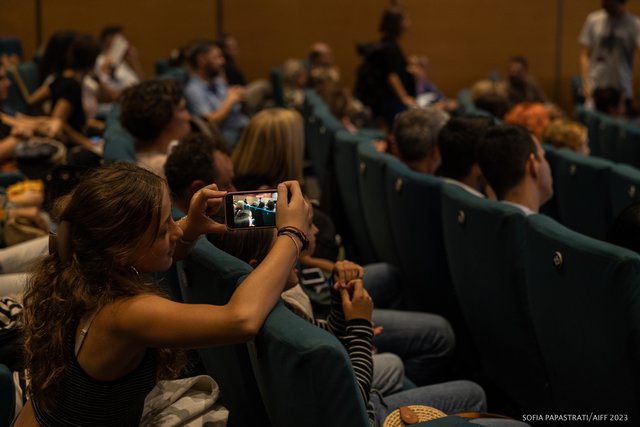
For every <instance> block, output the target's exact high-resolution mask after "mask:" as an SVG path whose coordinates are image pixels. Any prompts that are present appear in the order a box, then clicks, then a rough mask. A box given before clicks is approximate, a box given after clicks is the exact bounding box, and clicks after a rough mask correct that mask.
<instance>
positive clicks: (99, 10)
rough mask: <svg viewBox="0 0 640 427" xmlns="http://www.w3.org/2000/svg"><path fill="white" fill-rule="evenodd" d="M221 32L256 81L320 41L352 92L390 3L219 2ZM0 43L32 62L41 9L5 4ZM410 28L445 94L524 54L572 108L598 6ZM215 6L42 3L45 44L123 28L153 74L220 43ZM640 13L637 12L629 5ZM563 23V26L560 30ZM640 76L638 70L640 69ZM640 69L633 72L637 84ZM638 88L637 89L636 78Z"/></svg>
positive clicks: (580, 1)
mask: <svg viewBox="0 0 640 427" xmlns="http://www.w3.org/2000/svg"><path fill="white" fill-rule="evenodd" d="M222 1H223V3H224V13H223V17H222V18H223V22H224V28H223V29H224V30H225V31H227V32H230V33H232V34H234V35H235V36H236V37H237V39H238V41H239V43H240V58H239V64H240V66H241V68H242V69H243V70H244V71H245V73H246V74H247V76H248V77H249V78H250V79H255V78H260V77H267V76H268V73H269V69H270V68H271V67H273V66H274V65H276V64H279V63H281V62H283V61H284V60H285V59H287V58H289V57H297V58H304V57H305V56H306V54H307V52H308V49H309V46H310V45H311V43H313V42H314V41H319V40H322V41H325V42H327V43H329V44H330V45H331V46H332V47H333V49H334V52H335V56H336V61H337V63H338V64H339V66H340V67H341V69H342V76H343V80H344V81H345V83H346V84H347V85H349V86H351V85H352V84H353V81H354V77H355V69H356V67H357V65H358V64H359V62H360V58H359V57H358V56H357V54H356V53H355V44H356V43H358V42H367V41H374V40H376V39H377V38H378V33H377V26H378V21H379V18H380V15H381V13H382V10H383V9H384V7H385V6H386V5H387V4H388V0H355V1H352V2H345V1H343V0H315V1H304V0H268V1H264V0H222ZM0 2H1V5H2V7H1V10H2V13H1V14H0V35H5V36H6V35H14V36H18V37H21V38H22V40H23V46H24V50H25V54H26V56H27V58H30V57H31V55H32V54H33V52H34V51H35V49H36V40H35V37H36V30H35V6H34V4H35V2H34V1H32V0H0ZM401 3H402V5H403V6H404V7H406V9H407V11H408V13H409V16H410V18H411V21H412V26H411V28H410V30H409V32H408V33H407V34H406V35H405V37H404V38H403V40H402V45H403V48H404V50H405V52H406V53H407V54H409V53H421V54H426V55H427V56H429V58H430V59H431V63H432V74H433V79H434V81H435V82H436V83H437V84H438V85H439V86H440V88H441V89H442V90H443V91H444V92H445V93H447V94H448V95H449V96H455V95H456V93H457V92H458V90H459V89H461V88H463V87H468V86H469V85H471V84H472V83H473V82H474V81H475V80H477V79H479V78H482V77H485V76H487V75H488V74H489V73H491V72H493V71H497V72H499V73H501V74H503V75H504V73H505V69H506V63H507V59H508V58H509V57H510V56H512V55H515V54H522V55H525V56H527V58H528V59H529V62H530V67H531V72H532V73H533V74H534V75H535V76H537V78H538V80H539V81H540V83H541V85H542V87H543V89H544V90H545V91H546V92H547V94H548V95H549V96H550V97H553V98H555V99H556V100H557V101H558V102H559V103H560V104H561V106H563V107H570V96H569V94H570V92H569V88H570V79H571V76H572V75H574V74H577V73H578V59H577V58H578V52H579V45H578V42H577V37H578V34H579V32H580V29H581V27H582V24H583V22H584V19H585V17H586V16H587V14H588V13H589V12H591V11H592V10H596V9H597V8H599V7H600V3H601V2H600V0H519V1H513V0H447V1H444V0H401ZM216 4H217V0H189V1H188V2H186V1H181V0H135V1H132V0H110V1H108V2H107V1H103V0H42V6H43V9H42V24H43V25H42V36H43V38H44V39H45V40H46V38H47V37H49V36H50V35H51V34H52V33H53V32H54V31H56V30H61V29H75V30H78V31H84V32H90V33H92V34H94V35H97V34H98V32H99V31H100V29H101V28H102V27H104V26H105V25H109V24H114V23H117V24H121V25H123V26H124V27H125V31H126V34H127V37H128V38H129V39H130V40H131V41H132V42H133V44H134V45H136V47H137V48H138V51H139V53H140V56H141V60H142V64H143V66H144V68H145V70H146V71H147V73H148V75H152V72H153V63H154V61H155V60H156V59H157V58H161V57H166V56H167V55H168V54H169V52H170V51H171V50H172V49H173V48H175V47H178V46H181V45H183V44H185V43H186V42H188V41H189V40H191V39H194V38H197V37H209V38H214V37H215V36H216V34H217V28H216V20H217V16H216V10H217V9H216ZM628 7H629V10H630V11H631V12H633V13H635V14H637V15H640V4H638V2H629V3H628ZM558 24H560V25H558ZM636 68H640V67H636ZM639 74H640V71H638V73H636V76H638V75H639ZM636 88H637V89H638V88H640V83H639V79H638V78H636Z"/></svg>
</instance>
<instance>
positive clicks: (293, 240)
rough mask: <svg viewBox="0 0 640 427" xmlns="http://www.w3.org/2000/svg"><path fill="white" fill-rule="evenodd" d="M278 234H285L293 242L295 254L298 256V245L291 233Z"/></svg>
mask: <svg viewBox="0 0 640 427" xmlns="http://www.w3.org/2000/svg"><path fill="white" fill-rule="evenodd" d="M279 236H287V237H288V238H290V239H291V241H292V242H293V244H294V245H295V247H296V253H297V254H298V255H297V256H298V257H299V256H300V245H299V244H298V242H297V241H296V238H295V237H293V235H292V234H291V233H282V234H279Z"/></svg>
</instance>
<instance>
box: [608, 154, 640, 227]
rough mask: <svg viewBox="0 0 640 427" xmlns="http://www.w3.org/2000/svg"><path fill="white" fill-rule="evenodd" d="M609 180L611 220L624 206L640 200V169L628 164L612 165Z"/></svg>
mask: <svg viewBox="0 0 640 427" xmlns="http://www.w3.org/2000/svg"><path fill="white" fill-rule="evenodd" d="M609 182H610V194H611V218H612V221H613V220H615V218H616V217H617V216H618V214H620V212H622V210H623V209H624V208H626V207H627V206H629V205H630V204H632V203H635V202H638V201H640V170H638V169H636V168H634V167H633V166H629V165H622V164H617V165H614V166H613V168H612V169H611V178H610V181H609Z"/></svg>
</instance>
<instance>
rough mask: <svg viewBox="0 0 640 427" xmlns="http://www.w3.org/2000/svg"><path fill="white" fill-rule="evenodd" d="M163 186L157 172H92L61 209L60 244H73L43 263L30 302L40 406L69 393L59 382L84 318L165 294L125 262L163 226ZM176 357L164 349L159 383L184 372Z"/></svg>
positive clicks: (30, 352)
mask: <svg viewBox="0 0 640 427" xmlns="http://www.w3.org/2000/svg"><path fill="white" fill-rule="evenodd" d="M164 187H166V183H165V182H164V181H163V180H162V179H161V178H159V177H158V176H156V175H154V174H153V173H151V172H148V171H146V170H144V169H142V168H139V167H137V166H134V165H132V164H127V163H118V164H114V165H111V166H107V167H103V168H99V169H97V170H95V171H94V172H92V173H90V174H89V175H88V176H86V177H85V178H83V180H82V181H81V182H80V183H79V184H78V186H77V187H76V189H75V190H74V191H73V192H72V193H71V194H70V195H68V196H66V197H65V198H64V199H63V200H61V201H60V203H59V204H58V211H59V221H60V224H64V226H61V230H60V231H61V234H62V233H64V234H66V236H62V235H60V236H59V240H58V241H59V242H60V241H65V240H66V241H67V242H68V244H67V245H64V246H66V247H65V248H60V249H59V250H58V252H57V253H53V254H51V255H49V256H47V257H45V258H44V259H43V260H42V261H41V262H40V263H39V265H38V266H37V267H36V268H35V271H34V273H33V275H32V276H31V278H30V279H29V281H28V283H27V290H26V293H25V297H24V316H25V356H26V366H27V369H28V370H29V373H30V377H31V385H30V394H31V395H32V397H35V398H37V399H38V403H40V404H41V405H43V406H45V407H47V408H51V407H53V405H54V404H55V400H54V399H55V396H56V394H58V393H60V392H62V391H61V390H59V383H60V381H59V379H60V377H61V376H62V375H63V374H64V372H65V371H66V370H67V369H68V366H69V361H70V360H73V357H75V356H74V354H73V348H72V347H73V346H69V345H68V340H69V339H70V337H75V332H76V328H77V325H78V322H79V321H80V320H81V319H82V318H83V317H84V316H86V315H88V314H91V313H95V312H97V311H98V310H100V309H101V308H102V307H104V306H105V305H107V304H109V303H111V302H113V301H116V300H118V299H121V298H126V297H131V296H134V295H140V294H143V293H154V294H158V293H160V292H159V290H158V289H157V288H156V287H155V286H154V285H152V284H151V283H150V282H149V281H148V280H146V279H145V278H143V277H140V276H139V275H138V274H137V272H136V271H135V270H134V269H132V268H131V267H130V266H128V265H126V262H125V260H126V259H128V258H129V256H130V255H131V254H132V253H133V251H134V250H135V249H136V248H137V247H139V245H141V244H145V243H146V242H141V240H142V236H143V235H144V234H145V232H146V230H147V229H148V228H149V227H153V228H154V229H157V228H158V227H159V226H160V210H161V203H162V197H163V191H164V190H163V189H164ZM150 223H151V225H150ZM65 230H66V231H65ZM71 339H72V338H71ZM70 347H71V348H70ZM176 354H177V353H174V352H171V351H167V350H160V351H158V358H159V371H158V375H159V378H166V377H169V376H172V375H174V374H175V371H176V370H177V369H179V368H180V367H181V366H180V364H181V362H180V363H178V362H177V361H176V360H177V359H176Z"/></svg>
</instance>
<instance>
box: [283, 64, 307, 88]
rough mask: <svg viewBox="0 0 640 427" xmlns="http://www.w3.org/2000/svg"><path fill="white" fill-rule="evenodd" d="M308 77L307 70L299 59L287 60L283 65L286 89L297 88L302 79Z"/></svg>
mask: <svg viewBox="0 0 640 427" xmlns="http://www.w3.org/2000/svg"><path fill="white" fill-rule="evenodd" d="M303 76H304V77H305V78H306V77H307V68H306V67H305V66H304V63H303V62H302V61H300V60H299V59H287V60H286V61H285V62H284V64H282V80H283V83H284V85H285V86H286V87H288V88H297V87H299V86H300V79H301V78H302V77H303Z"/></svg>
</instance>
